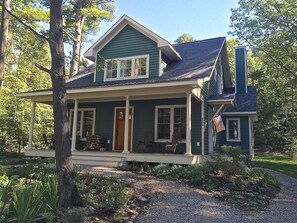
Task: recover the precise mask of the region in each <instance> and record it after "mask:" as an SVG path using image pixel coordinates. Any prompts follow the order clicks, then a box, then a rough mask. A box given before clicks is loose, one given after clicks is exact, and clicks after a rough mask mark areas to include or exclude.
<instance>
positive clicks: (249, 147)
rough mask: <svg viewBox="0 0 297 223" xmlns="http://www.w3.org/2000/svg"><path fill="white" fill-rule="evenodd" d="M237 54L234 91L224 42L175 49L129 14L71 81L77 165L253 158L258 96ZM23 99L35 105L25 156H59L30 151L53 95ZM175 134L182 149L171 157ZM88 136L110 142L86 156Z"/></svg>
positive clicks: (210, 41)
mask: <svg viewBox="0 0 297 223" xmlns="http://www.w3.org/2000/svg"><path fill="white" fill-rule="evenodd" d="M234 52H235V67H236V69H235V70H236V71H235V76H236V78H235V79H236V81H235V82H236V83H235V86H233V83H232V79H231V76H230V69H229V63H228V57H227V51H226V39H225V38H224V37H218V38H212V39H206V40H199V41H194V42H189V43H182V44H170V43H169V42H168V41H166V40H165V39H163V38H162V37H160V36H158V35H157V34H155V33H154V32H152V31H151V30H149V29H147V28H146V27H144V26H142V25H141V24H139V23H137V22H136V21H134V20H133V19H131V18H130V17H128V16H126V15H124V16H123V17H122V18H121V19H120V20H119V21H118V22H116V23H115V25H113V26H112V27H111V28H110V29H109V30H108V31H107V32H106V33H105V34H104V35H103V36H102V37H101V38H100V39H99V40H98V41H97V42H95V43H94V44H93V45H92V46H91V47H90V48H89V49H88V50H87V51H86V52H85V54H84V56H85V57H86V58H87V59H89V60H91V61H92V62H93V65H91V66H90V67H88V68H85V69H83V70H81V71H80V72H79V73H78V74H77V75H75V76H74V77H72V78H71V79H69V80H68V81H67V83H66V86H67V99H68V106H69V120H70V131H71V132H70V134H71V136H72V137H71V140H72V143H71V150H72V155H73V159H74V161H75V162H76V163H81V164H91V165H100V164H107V163H108V162H109V164H110V165H120V162H122V161H132V160H135V161H139V162H144V161H146V162H161V163H177V164H194V163H199V162H201V160H203V157H204V155H208V154H209V153H210V152H211V151H213V150H214V149H216V148H219V147H220V146H222V145H224V144H225V145H234V146H241V147H242V148H243V150H244V151H245V152H246V153H247V154H251V155H252V154H253V122H254V121H255V120H256V118H257V113H256V91H255V89H254V88H252V87H248V86H247V67H246V66H247V65H246V49H245V47H242V46H238V47H237V48H235V51H234ZM19 96H21V97H23V98H29V99H31V100H32V123H31V129H30V137H29V143H28V150H27V151H26V155H28V156H53V154H54V152H53V151H42V150H38V149H33V148H32V147H33V146H32V145H33V142H32V138H33V137H32V136H33V133H34V131H33V126H34V114H35V105H36V103H47V104H50V103H52V90H51V89H49V90H41V91H35V92H25V93H21V94H20V95H19ZM217 116H221V117H222V119H221V120H222V121H223V123H224V127H225V130H223V131H221V132H219V133H217V131H216V128H215V126H214V124H213V118H214V117H217ZM174 133H178V134H179V141H178V145H177V146H176V148H174V152H172V151H169V152H168V151H167V150H166V148H167V145H168V144H169V143H168V142H171V143H174V140H175V139H174ZM90 135H100V136H101V137H102V139H104V145H103V146H102V147H104V148H103V149H101V151H100V150H99V151H85V150H84V148H85V143H84V142H85V141H86V140H87V138H88V136H90ZM148 135H150V136H151V142H150V143H149V147H148V148H146V149H144V146H143V143H144V142H145V138H146V137H147V136H148ZM78 141H80V143H78ZM145 143H146V142H145ZM140 144H141V145H142V146H139V145H140ZM111 161H112V162H113V163H112V164H111ZM109 164H108V165H109Z"/></svg>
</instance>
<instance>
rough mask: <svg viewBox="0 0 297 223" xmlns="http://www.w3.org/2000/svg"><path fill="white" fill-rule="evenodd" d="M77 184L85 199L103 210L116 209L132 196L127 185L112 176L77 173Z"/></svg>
mask: <svg viewBox="0 0 297 223" xmlns="http://www.w3.org/2000/svg"><path fill="white" fill-rule="evenodd" d="M77 186H78V189H79V191H80V192H81V195H82V197H83V198H84V200H85V201H87V202H88V203H89V204H90V205H92V206H93V207H95V208H97V209H101V210H104V211H112V212H114V211H116V210H117V209H118V208H119V207H121V206H123V205H124V204H126V203H127V202H128V201H129V199H130V198H131V196H132V191H131V190H130V189H129V185H128V184H127V183H126V182H123V181H119V180H117V179H115V178H113V177H103V176H98V175H94V174H88V173H84V174H79V175H77Z"/></svg>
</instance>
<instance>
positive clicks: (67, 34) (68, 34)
mask: <svg viewBox="0 0 297 223" xmlns="http://www.w3.org/2000/svg"><path fill="white" fill-rule="evenodd" d="M63 33H65V34H66V36H68V37H69V38H70V39H72V40H73V41H74V42H76V41H77V40H76V39H75V38H74V37H73V36H72V35H71V34H70V33H68V32H66V31H65V30H64V29H63Z"/></svg>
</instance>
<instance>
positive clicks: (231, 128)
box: [226, 118, 240, 142]
mask: <svg viewBox="0 0 297 223" xmlns="http://www.w3.org/2000/svg"><path fill="white" fill-rule="evenodd" d="M226 136H227V141H229V142H240V119H239V118H227V131H226Z"/></svg>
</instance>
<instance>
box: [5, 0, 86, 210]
mask: <svg viewBox="0 0 297 223" xmlns="http://www.w3.org/2000/svg"><path fill="white" fill-rule="evenodd" d="M2 7H3V8H4V9H5V10H6V11H7V12H9V14H10V15H12V16H13V17H14V18H15V19H16V20H17V21H18V22H19V23H21V24H22V25H23V26H24V27H26V30H30V31H31V32H32V33H34V34H35V35H37V36H38V37H39V38H41V39H43V40H46V41H47V42H48V43H49V46H50V53H51V58H52V60H51V68H50V69H47V68H45V67H43V66H41V65H36V66H38V67H39V68H40V69H41V70H43V71H46V72H48V73H49V74H50V77H51V80H52V87H53V109H54V133H55V143H56V150H55V159H56V167H57V170H58V192H59V199H60V203H61V205H62V206H64V207H67V206H70V205H79V204H81V197H80V195H79V193H78V190H77V187H76V184H75V176H74V174H73V172H72V170H73V164H72V156H71V150H70V137H69V129H68V117H67V98H66V84H65V64H64V59H65V58H64V43H63V26H62V21H63V18H62V15H63V13H62V0H51V1H50V30H49V38H47V37H46V36H44V35H42V34H40V33H38V32H37V31H36V30H34V29H33V28H32V27H31V26H29V25H28V24H26V23H25V22H24V21H22V20H21V19H20V18H19V17H18V16H16V15H14V14H13V13H12V12H10V11H8V9H7V8H6V7H5V6H3V5H2Z"/></svg>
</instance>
